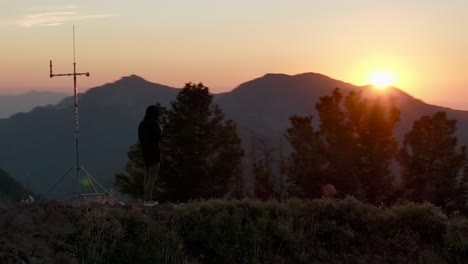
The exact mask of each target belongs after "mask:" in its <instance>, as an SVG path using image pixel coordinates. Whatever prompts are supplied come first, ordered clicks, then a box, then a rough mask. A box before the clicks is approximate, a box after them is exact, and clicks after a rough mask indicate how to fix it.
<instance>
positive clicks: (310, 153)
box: [283, 116, 325, 198]
mask: <svg viewBox="0 0 468 264" xmlns="http://www.w3.org/2000/svg"><path fill="white" fill-rule="evenodd" d="M290 121H291V125H292V127H291V128H288V130H287V132H286V135H285V136H286V139H287V140H288V142H289V143H290V144H291V147H292V153H291V155H290V157H289V158H288V161H287V162H286V165H285V168H283V171H284V172H285V174H286V175H287V176H288V177H289V179H290V180H291V181H292V182H291V186H292V188H294V190H293V192H294V193H292V195H299V196H305V197H309V198H315V197H320V196H321V186H322V184H324V183H325V182H324V179H323V176H322V172H321V165H322V164H323V161H324V160H323V154H322V146H321V144H320V139H319V133H318V132H316V131H314V128H313V126H312V116H305V117H300V116H292V117H291V118H290ZM296 188H298V189H299V190H296Z"/></svg>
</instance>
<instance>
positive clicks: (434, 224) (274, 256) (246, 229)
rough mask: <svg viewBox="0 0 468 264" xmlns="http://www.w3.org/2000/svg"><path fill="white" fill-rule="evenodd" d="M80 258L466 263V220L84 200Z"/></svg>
mask: <svg viewBox="0 0 468 264" xmlns="http://www.w3.org/2000/svg"><path fill="white" fill-rule="evenodd" d="M81 214H82V216H81V217H79V218H78V219H79V221H78V222H77V223H75V229H76V232H75V234H74V235H73V239H74V243H75V244H76V245H77V248H78V250H79V252H78V253H79V256H80V258H81V261H82V262H83V263H115V264H118V263H142V264H145V263H467V262H468V236H467V234H468V232H467V231H468V220H467V218H466V217H462V216H460V215H453V216H451V217H447V215H445V214H444V213H443V212H442V211H441V210H440V209H439V208H437V207H435V206H433V205H431V204H429V203H424V204H417V203H407V204H403V205H398V206H394V207H390V208H385V207H377V206H373V205H369V204H365V203H362V202H360V201H358V200H356V199H354V198H349V197H348V198H345V199H342V200H334V199H316V200H299V199H293V200H288V201H285V202H281V203H280V202H277V201H274V200H270V201H268V202H260V201H258V200H242V201H239V200H208V201H201V202H191V203H188V204H186V205H183V206H176V207H175V208H173V209H171V210H170V211H168V207H165V206H164V207H159V208H155V209H150V210H135V209H134V210H121V209H106V208H101V209H92V210H89V209H86V210H82V211H81Z"/></svg>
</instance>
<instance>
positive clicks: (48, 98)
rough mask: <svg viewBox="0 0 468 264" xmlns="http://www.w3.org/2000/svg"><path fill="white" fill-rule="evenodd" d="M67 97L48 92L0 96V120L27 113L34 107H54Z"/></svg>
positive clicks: (62, 94) (63, 94)
mask: <svg viewBox="0 0 468 264" xmlns="http://www.w3.org/2000/svg"><path fill="white" fill-rule="evenodd" d="M66 96H67V95H66V94H65V93H55V92H48V91H30V92H27V93H24V94H19V95H0V118H7V117H10V116H11V115H13V114H15V113H18V112H29V111H31V110H32V109H33V108H34V107H37V106H46V105H55V104H57V103H58V102H60V101H61V100H62V99H63V98H65V97H66Z"/></svg>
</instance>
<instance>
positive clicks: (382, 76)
mask: <svg viewBox="0 0 468 264" xmlns="http://www.w3.org/2000/svg"><path fill="white" fill-rule="evenodd" d="M369 82H370V83H371V84H372V85H374V86H375V87H376V88H378V89H384V88H386V87H388V86H391V85H395V77H394V75H393V74H392V73H391V72H389V71H375V72H373V73H371V75H370V76H369Z"/></svg>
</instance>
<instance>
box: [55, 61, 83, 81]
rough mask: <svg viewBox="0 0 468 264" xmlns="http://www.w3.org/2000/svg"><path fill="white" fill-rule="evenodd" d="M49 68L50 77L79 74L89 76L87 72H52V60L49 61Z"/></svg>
mask: <svg viewBox="0 0 468 264" xmlns="http://www.w3.org/2000/svg"><path fill="white" fill-rule="evenodd" d="M49 68H50V75H49V76H50V78H52V77H59V76H80V75H85V76H86V77H89V75H90V74H89V72H74V73H58V74H54V73H52V60H51V61H50V64H49Z"/></svg>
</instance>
